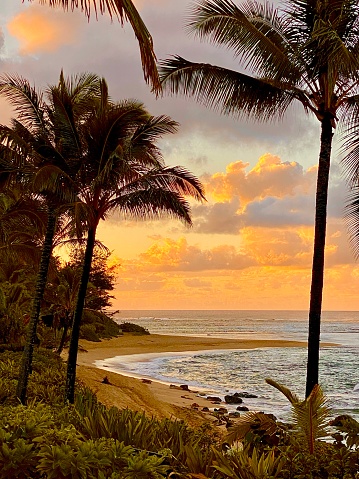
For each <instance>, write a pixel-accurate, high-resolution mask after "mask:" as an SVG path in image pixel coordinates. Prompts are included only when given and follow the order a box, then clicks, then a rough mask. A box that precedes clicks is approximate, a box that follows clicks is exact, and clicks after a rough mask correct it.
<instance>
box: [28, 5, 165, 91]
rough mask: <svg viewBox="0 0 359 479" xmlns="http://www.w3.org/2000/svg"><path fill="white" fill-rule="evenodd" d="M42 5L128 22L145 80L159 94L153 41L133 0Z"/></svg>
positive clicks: (159, 86)
mask: <svg viewBox="0 0 359 479" xmlns="http://www.w3.org/2000/svg"><path fill="white" fill-rule="evenodd" d="M23 1H25V0H23ZM28 1H31V0H28ZM40 3H48V4H49V5H50V6H51V7H61V8H63V9H64V10H68V8H69V7H70V8H71V9H72V10H74V9H75V8H80V9H81V10H82V11H83V12H84V13H85V15H86V16H87V17H88V18H90V15H91V9H92V8H93V14H95V16H97V14H98V13H101V14H105V13H108V14H109V15H110V17H111V19H112V17H116V18H118V19H119V20H120V22H121V24H122V25H123V23H124V21H128V22H129V23H130V25H131V27H132V30H133V32H134V34H135V36H136V38H137V40H138V46H139V49H140V54H141V63H142V70H143V74H144V77H145V80H146V82H147V83H150V84H151V85H152V89H153V91H154V92H156V93H158V92H159V91H160V90H161V85H160V81H159V78H158V71H157V66H156V55H155V52H154V49H153V40H152V37H151V35H150V32H149V31H148V30H147V27H146V25H145V24H144V22H143V20H142V18H141V16H140V15H139V13H138V12H137V10H136V7H135V5H134V4H133V2H132V1H131V0H111V1H110V0H81V2H79V1H78V0H48V1H46V0H41V1H40Z"/></svg>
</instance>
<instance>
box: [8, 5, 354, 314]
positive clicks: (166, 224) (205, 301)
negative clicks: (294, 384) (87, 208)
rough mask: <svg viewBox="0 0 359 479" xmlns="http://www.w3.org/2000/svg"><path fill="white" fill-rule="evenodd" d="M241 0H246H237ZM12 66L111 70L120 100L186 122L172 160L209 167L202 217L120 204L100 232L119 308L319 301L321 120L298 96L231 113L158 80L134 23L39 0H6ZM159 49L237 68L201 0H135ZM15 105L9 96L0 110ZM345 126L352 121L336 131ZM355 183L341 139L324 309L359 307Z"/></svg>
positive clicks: (47, 73)
mask: <svg viewBox="0 0 359 479" xmlns="http://www.w3.org/2000/svg"><path fill="white" fill-rule="evenodd" d="M237 1H239V0H237ZM1 3H2V5H1V9H0V72H1V73H8V74H14V73H16V74H19V75H21V76H23V77H25V78H27V79H28V80H29V81H30V82H31V83H33V84H35V85H36V86H37V87H38V88H40V89H41V88H46V86H47V85H48V84H52V83H56V82H57V80H58V78H59V74H60V70H61V69H63V70H64V73H65V75H73V74H77V73H82V72H94V73H96V74H98V75H100V76H103V77H104V78H105V79H106V80H107V83H108V85H109V92H110V95H111V97H112V98H113V99H114V100H122V99H125V98H135V99H138V100H140V101H142V102H143V103H144V104H145V106H146V108H147V109H148V111H150V113H151V114H153V115H162V114H165V115H169V116H170V117H172V118H173V119H174V120H176V121H178V122H179V123H180V129H179V132H178V133H176V134H175V135H171V136H167V137H165V138H163V139H162V140H161V142H160V147H161V149H162V153H163V156H164V159H165V161H166V163H167V164H169V165H182V166H184V167H186V168H187V169H189V170H190V171H191V172H193V173H194V174H195V175H196V176H198V178H200V179H201V181H202V183H203V185H204V187H205V191H206V199H207V201H206V202H205V203H202V204H200V203H192V219H193V226H192V228H188V227H186V226H184V225H183V224H182V223H180V222H179V221H176V220H173V219H166V218H164V219H161V220H157V221H150V222H149V221H146V222H139V221H138V222H133V221H129V220H128V219H126V218H123V217H120V216H118V215H116V214H115V215H113V216H112V217H111V218H109V219H108V220H107V221H106V222H103V223H102V224H101V225H100V227H99V230H98V239H99V240H101V241H102V242H103V243H104V244H105V245H106V246H107V247H108V248H109V249H110V250H111V251H112V255H111V261H112V262H113V263H116V264H117V265H118V268H117V271H118V277H117V283H116V287H115V291H114V295H115V300H114V301H113V308H115V309H120V310H127V309H144V310H149V309H255V310H258V309H294V310H296V309H300V310H306V309H308V305H309V291H310V279H311V262H312V250H313V223H314V203H315V198H314V197H315V185H316V173H317V160H318V154H319V135H320V126H319V122H318V121H317V120H316V119H315V118H313V117H309V116H307V115H306V114H305V113H304V111H303V110H302V109H301V108H300V107H298V108H293V109H292V110H291V111H289V112H288V114H287V115H286V116H285V118H284V119H283V121H282V122H281V123H273V122H270V123H254V122H250V121H245V120H238V119H235V118H233V117H225V116H222V115H220V114H219V113H218V112H215V111H211V110H209V109H206V108H205V107H203V106H201V105H199V104H197V103H196V102H195V101H194V100H192V99H188V98H181V97H171V96H169V95H168V94H164V95H163V96H162V97H160V98H156V97H155V96H154V95H153V94H152V93H151V91H150V88H149V86H148V85H146V83H145V81H144V79H143V75H142V70H141V62H140V56H139V49H138V44H137V42H136V39H135V37H134V34H133V31H132V29H131V27H130V25H129V24H125V25H124V27H123V28H122V27H121V25H120V24H119V23H118V22H117V21H116V20H114V21H112V22H111V20H110V18H109V17H108V16H104V17H99V18H98V20H96V19H95V16H94V15H93V16H92V18H91V19H90V21H89V22H88V21H87V19H86V17H85V16H84V14H82V13H81V12H80V11H75V12H68V13H64V12H63V11H62V10H61V9H51V8H49V7H48V6H47V5H40V2H36V1H34V2H26V1H25V2H24V3H22V1H21V0H2V2H1ZM134 3H135V5H136V7H137V9H138V10H139V12H140V14H141V16H142V19H143V20H144V22H145V24H146V25H147V27H148V29H149V31H150V32H151V34H152V37H153V40H154V46H155V51H156V55H157V58H158V59H165V58H168V57H169V56H171V55H175V54H179V55H181V56H183V57H184V58H187V59H188V60H192V61H201V62H209V63H214V64H217V65H221V66H225V67H229V68H233V69H235V68H236V67H237V65H236V60H235V59H234V58H233V55H232V54H231V52H230V51H227V50H225V49H220V48H218V47H215V46H213V45H210V44H207V43H203V42H200V41H199V40H198V39H196V38H193V36H190V35H189V34H188V33H187V31H186V28H185V25H186V21H187V19H188V14H189V11H190V6H191V4H192V3H191V1H189V0H181V1H178V0H135V1H134ZM11 114H12V112H11V108H10V107H9V105H8V104H6V102H5V101H4V100H3V99H0V122H1V123H7V122H8V121H9V119H10V117H11ZM337 138H339V133H337ZM345 201H346V185H345V182H344V180H343V175H342V171H341V166H340V161H339V142H338V140H336V141H335V144H334V150H333V163H332V169H331V178H330V188H329V206H328V233H327V247H326V270H325V283H324V296H323V308H324V309H325V310H359V297H358V286H359V267H358V264H357V262H356V261H355V258H354V255H353V253H352V250H351V248H350V245H349V241H348V237H347V233H346V227H345V224H344V221H343V214H344V206H345Z"/></svg>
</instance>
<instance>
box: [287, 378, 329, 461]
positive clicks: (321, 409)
mask: <svg viewBox="0 0 359 479" xmlns="http://www.w3.org/2000/svg"><path fill="white" fill-rule="evenodd" d="M329 413H330V409H329V407H328V406H327V400H326V398H325V396H324V394H323V391H322V389H321V388H320V386H319V385H318V384H316V385H315V386H314V388H313V389H312V392H311V393H310V395H309V396H308V397H307V398H306V399H305V400H304V401H302V402H297V403H294V404H293V418H294V419H295V422H296V424H297V426H298V427H299V428H300V430H301V432H302V434H303V436H304V437H305V439H306V442H307V445H308V449H309V452H310V453H311V454H313V452H314V448H315V441H316V440H317V439H319V438H321V437H326V436H327V435H328V431H327V427H328V425H329Z"/></svg>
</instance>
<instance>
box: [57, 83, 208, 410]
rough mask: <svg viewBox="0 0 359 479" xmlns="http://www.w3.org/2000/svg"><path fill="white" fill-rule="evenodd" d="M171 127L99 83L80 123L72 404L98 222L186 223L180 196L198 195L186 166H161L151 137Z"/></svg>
mask: <svg viewBox="0 0 359 479" xmlns="http://www.w3.org/2000/svg"><path fill="white" fill-rule="evenodd" d="M176 128H177V124H176V123H175V122H174V121H172V120H171V119H170V118H168V117H166V116H160V117H157V118H155V117H152V116H150V115H149V114H148V113H147V111H146V110H145V109H144V108H143V105H142V104H141V103H138V102H136V101H123V102H120V103H112V102H111V101H110V100H109V98H108V92H107V85H106V83H105V82H104V81H103V82H102V97H101V100H100V101H99V103H98V107H97V109H96V111H95V112H94V114H93V116H92V117H91V118H89V120H88V122H87V123H86V124H85V125H84V129H85V130H86V131H87V141H86V147H85V148H84V151H85V158H84V162H83V164H84V169H83V170H82V171H81V172H80V174H79V184H80V185H81V191H80V193H79V197H80V198H81V200H82V202H81V203H79V204H77V205H76V210H77V211H76V214H74V217H75V218H76V219H77V220H78V221H79V222H80V229H81V228H82V227H83V224H84V223H85V224H86V227H87V242H86V249H85V254H84V262H83V270H82V278H81V282H80V287H79V293H78V299H77V304H76V309H75V313H74V319H73V325H72V332H71V340H70V347H69V355H68V362H67V385H66V399H67V400H68V401H69V402H70V403H73V402H74V392H75V377H76V359H77V351H78V342H79V332H80V324H81V319H82V314H83V310H84V303H85V296H86V290H87V285H88V281H89V277H90V271H91V262H92V257H93V251H94V245H95V239H96V231H97V226H98V224H99V222H100V220H103V219H105V218H106V217H107V216H108V215H109V214H110V213H111V212H115V211H117V212H119V213H120V214H121V215H124V216H125V217H133V218H139V219H146V218H154V217H160V216H162V215H164V214H167V215H170V216H172V217H175V218H179V219H181V220H182V221H184V222H185V223H187V224H189V225H190V224H191V218H190V214H189V205H188V203H187V201H186V200H185V198H184V196H185V195H189V196H192V197H194V198H195V199H197V200H202V199H204V196H203V190H202V186H201V184H200V183H199V181H198V180H197V179H196V178H195V177H194V176H192V175H191V174H190V173H189V172H188V171H187V170H185V169H184V168H181V167H165V166H164V163H163V159H162V155H161V152H160V150H159V148H158V146H157V145H156V141H157V140H158V138H160V137H161V136H162V135H164V134H167V133H174V132H175V131H176Z"/></svg>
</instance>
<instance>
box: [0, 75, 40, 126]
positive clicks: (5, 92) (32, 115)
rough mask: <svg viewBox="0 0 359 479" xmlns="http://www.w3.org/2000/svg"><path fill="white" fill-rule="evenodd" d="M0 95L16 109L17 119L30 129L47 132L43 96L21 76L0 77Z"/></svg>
mask: <svg viewBox="0 0 359 479" xmlns="http://www.w3.org/2000/svg"><path fill="white" fill-rule="evenodd" d="M0 95H2V96H4V97H5V98H6V99H7V100H8V101H9V102H10V104H11V105H12V107H13V108H14V110H15V112H16V114H17V119H18V120H19V121H21V122H23V123H24V124H25V125H26V126H27V127H28V128H30V129H32V130H34V129H35V128H36V129H38V130H46V110H47V108H46V105H45V103H44V101H43V95H42V94H41V93H38V92H37V91H36V89H35V88H34V87H33V86H31V85H30V83H29V82H28V81H27V80H26V79H25V78H22V77H21V76H19V75H7V74H3V75H1V77H0Z"/></svg>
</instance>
